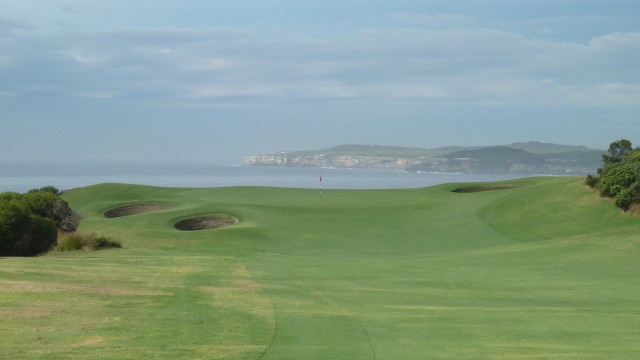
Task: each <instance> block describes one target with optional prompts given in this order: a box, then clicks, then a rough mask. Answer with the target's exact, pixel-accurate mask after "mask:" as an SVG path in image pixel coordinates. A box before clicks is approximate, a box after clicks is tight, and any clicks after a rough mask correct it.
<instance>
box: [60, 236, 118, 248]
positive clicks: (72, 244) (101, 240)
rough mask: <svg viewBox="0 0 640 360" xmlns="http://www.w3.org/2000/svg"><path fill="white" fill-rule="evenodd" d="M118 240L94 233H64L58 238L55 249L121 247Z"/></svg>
mask: <svg viewBox="0 0 640 360" xmlns="http://www.w3.org/2000/svg"><path fill="white" fill-rule="evenodd" d="M121 247H122V244H121V243H120V242H119V241H116V240H113V239H112V238H110V237H107V236H98V235H96V234H95V233H88V234H82V233H71V234H64V235H62V236H61V237H60V238H59V239H58V245H56V247H55V249H56V250H57V251H75V250H85V251H93V250H98V249H107V248H121Z"/></svg>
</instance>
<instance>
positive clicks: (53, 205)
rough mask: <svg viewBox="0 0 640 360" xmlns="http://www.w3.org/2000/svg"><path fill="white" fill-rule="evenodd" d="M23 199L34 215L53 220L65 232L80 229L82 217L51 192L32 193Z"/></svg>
mask: <svg viewBox="0 0 640 360" xmlns="http://www.w3.org/2000/svg"><path fill="white" fill-rule="evenodd" d="M54 189H55V188H54ZM22 198H23V199H24V201H25V203H26V204H27V206H28V207H29V209H30V210H31V211H32V212H33V213H35V214H38V215H40V216H42V217H45V218H48V219H51V220H52V221H53V222H54V223H55V224H56V227H57V228H58V229H60V230H62V231H63V232H74V231H76V229H77V228H78V225H79V223H80V216H79V215H78V214H77V213H76V212H74V211H73V210H71V207H69V203H68V202H66V201H64V200H62V199H61V198H60V197H59V196H58V195H56V194H54V193H52V192H49V191H35V192H34V191H31V192H29V193H27V194H25V195H23V196H22Z"/></svg>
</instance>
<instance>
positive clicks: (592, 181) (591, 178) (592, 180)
mask: <svg viewBox="0 0 640 360" xmlns="http://www.w3.org/2000/svg"><path fill="white" fill-rule="evenodd" d="M598 181H600V177H599V176H598V175H591V174H589V175H587V178H586V180H585V181H584V183H585V184H587V185H588V186H590V187H591V188H595V187H596V186H597V185H598Z"/></svg>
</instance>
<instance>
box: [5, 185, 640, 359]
mask: <svg viewBox="0 0 640 360" xmlns="http://www.w3.org/2000/svg"><path fill="white" fill-rule="evenodd" d="M582 181H583V179H582V178H577V177H545V178H530V179H522V180H512V181H508V182H503V183H497V184H499V185H505V184H507V185H517V186H514V187H511V186H502V187H496V189H495V190H492V191H480V192H470V193H456V192H452V190H454V189H459V188H462V187H465V186H478V184H446V185H440V186H435V187H430V188H422V189H406V190H324V191H323V192H322V194H320V192H319V191H318V190H311V189H283V188H259V187H230V188H211V189H179V188H156V187H147V186H140V185H121V184H104V185H96V186H91V187H87V188H82V189H77V190H73V191H70V192H67V193H65V194H64V198H65V199H66V200H67V201H69V203H70V204H71V206H72V207H73V208H74V209H75V210H76V211H77V212H79V213H80V214H81V215H82V216H83V218H84V219H83V221H82V223H81V227H80V231H82V232H96V233H98V234H103V235H107V236H112V237H114V238H115V239H117V240H119V241H121V242H122V244H123V248H122V249H117V250H101V251H95V252H82V251H80V252H61V253H50V254H48V255H45V256H41V257H37V258H2V259H0V358H2V359H61V358H67V359H145V358H157V359H265V360H267V359H270V360H271V359H634V358H637V357H638V355H639V354H640V261H639V260H640V219H638V218H637V217H634V216H632V215H629V214H623V213H621V212H620V210H619V209H618V208H616V207H615V206H614V205H613V203H612V202H611V201H609V200H605V199H601V198H600V197H598V195H597V194H596V193H595V192H592V191H589V190H588V189H586V188H585V187H584V186H583V184H582ZM136 204H151V205H150V206H151V207H149V209H152V210H151V211H148V212H143V213H138V214H133V215H128V216H121V217H114V218H106V217H105V216H104V215H103V214H104V213H105V212H106V211H108V210H111V209H113V208H117V207H120V206H130V205H136ZM158 204H159V205H158ZM156 205H158V206H157V207H156V208H153V207H154V206H156ZM220 215H224V216H226V217H228V218H229V219H231V218H232V219H234V222H235V221H237V223H235V224H233V223H229V225H230V226H226V227H222V228H217V229H209V230H200V231H181V230H178V229H176V228H175V224H176V223H178V222H179V221H181V220H185V219H188V218H196V217H198V218H199V217H206V216H220Z"/></svg>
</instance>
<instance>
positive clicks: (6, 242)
mask: <svg viewBox="0 0 640 360" xmlns="http://www.w3.org/2000/svg"><path fill="white" fill-rule="evenodd" d="M57 193H59V191H58V190H57V189H56V188H54V187H53V186H47V187H44V188H42V189H39V190H34V191H30V192H28V193H27V194H24V195H21V194H18V193H14V192H7V193H2V194H0V256H35V255H38V254H42V253H44V252H47V251H49V249H51V247H52V246H54V245H55V244H56V241H57V238H58V230H61V231H63V232H72V231H75V230H76V228H77V227H78V223H79V221H80V217H79V216H78V214H76V213H75V212H74V211H73V210H71V208H70V207H69V204H68V203H67V202H66V201H64V200H62V199H61V198H60V197H59V196H58V195H57Z"/></svg>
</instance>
